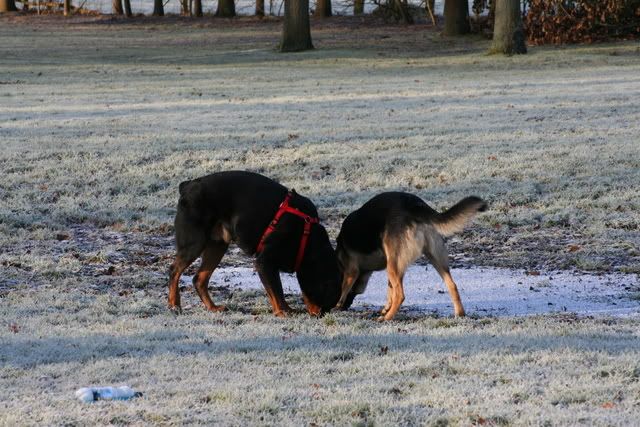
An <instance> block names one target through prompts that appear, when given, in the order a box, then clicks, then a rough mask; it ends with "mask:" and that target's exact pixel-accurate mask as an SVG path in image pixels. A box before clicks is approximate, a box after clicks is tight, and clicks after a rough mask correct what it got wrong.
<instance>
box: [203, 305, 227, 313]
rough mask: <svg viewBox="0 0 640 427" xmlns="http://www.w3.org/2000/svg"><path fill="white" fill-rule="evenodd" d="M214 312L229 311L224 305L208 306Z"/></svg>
mask: <svg viewBox="0 0 640 427" xmlns="http://www.w3.org/2000/svg"><path fill="white" fill-rule="evenodd" d="M207 310H209V311H210V312H212V313H220V312H222V311H227V307H226V306H224V305H214V306H213V307H209V308H207Z"/></svg>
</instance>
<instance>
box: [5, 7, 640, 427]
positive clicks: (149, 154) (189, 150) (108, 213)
mask: <svg viewBox="0 0 640 427" xmlns="http://www.w3.org/2000/svg"><path fill="white" fill-rule="evenodd" d="M194 22H195V21H194ZM313 25H314V27H313V36H314V42H315V44H316V47H318V49H317V50H315V51H312V52H308V53H303V54H295V55H282V54H278V53H276V52H275V51H274V50H273V47H274V46H275V45H276V43H277V41H278V37H279V31H280V24H279V22H278V21H276V20H270V19H267V20H265V21H262V22H256V21H253V20H251V19H247V18H241V19H238V20H235V21H227V20H210V19H208V20H205V21H198V22H196V23H190V22H189V21H187V20H182V19H179V18H167V19H165V20H154V19H145V20H135V21H133V22H130V23H125V22H122V21H113V20H111V19H109V18H74V19H72V20H69V21H68V22H67V23H63V22H62V20H61V19H57V18H52V17H42V18H40V19H34V18H29V19H25V18H21V17H9V18H7V17H0V40H2V41H3V43H2V45H1V46H0V146H1V148H2V150H1V151H0V169H1V171H2V179H1V180H0V247H1V248H2V251H1V252H0V269H1V272H2V274H1V275H0V390H1V391H0V424H2V425H11V426H13V425H27V424H40V425H96V424H113V425H121V424H137V425H142V424H174V425H182V424H195V423H202V424H220V425H246V424H269V425H397V424H402V425H437V426H444V425H575V424H589V425H632V424H636V423H637V422H638V419H640V332H639V331H640V328H639V322H640V321H639V317H638V310H637V309H636V310H635V311H634V309H633V307H634V305H633V304H634V302H635V303H636V304H637V303H638V302H639V301H640V286H639V285H638V273H639V272H640V234H639V232H638V228H639V224H640V175H639V173H638V167H639V166H640V146H639V135H640V103H639V102H638V100H639V99H640V45H639V44H638V43H637V42H624V43H619V44H612V45H594V46H576V47H565V48H549V47H544V48H542V47H533V48H531V52H530V54H529V55H527V56H525V57H517V58H515V57H514V58H506V57H488V56H485V51H486V49H487V42H486V41H485V40H481V39H477V38H474V37H471V38H462V39H452V40H447V39H443V38H441V37H440V36H439V35H438V33H437V32H436V31H434V30H433V29H431V28H429V27H425V26H415V27H398V26H392V25H389V26H380V27H377V26H371V25H368V24H367V23H366V22H365V21H360V20H358V19H353V18H339V19H335V20H330V21H328V22H326V23H318V22H315V23H314V24H313ZM223 169H249V170H253V171H258V172H262V173H264V174H266V175H269V176H271V177H274V178H276V179H278V180H280V181H281V182H282V183H284V184H285V185H288V186H290V187H294V188H295V189H296V190H297V191H299V192H301V193H303V194H305V195H307V196H309V197H310V198H312V199H313V200H314V201H315V202H316V204H317V205H318V206H319V208H320V212H321V216H322V218H323V220H324V222H325V224H327V227H328V229H329V231H330V234H331V236H332V238H335V236H336V235H337V231H338V229H339V226H340V223H341V220H342V218H343V217H344V215H346V214H347V213H348V212H349V211H350V210H352V209H353V208H355V207H357V206H359V205H360V204H361V203H362V202H364V201H365V200H367V199H368V198H369V197H371V196H372V195H374V194H375V193H377V192H379V191H382V190H386V189H403V190H409V191H412V192H414V193H416V194H419V195H420V196H422V197H423V198H425V199H426V200H428V201H429V202H430V203H431V204H432V205H433V206H434V207H436V208H438V209H444V208H446V207H448V206H450V205H451V204H453V203H455V202H456V201H457V200H459V199H460V198H461V197H463V196H466V195H470V194H477V195H479V196H482V197H484V198H486V199H487V200H488V201H489V203H490V209H489V211H488V212H487V213H485V214H482V215H481V216H480V217H479V218H478V219H477V220H476V221H475V223H474V224H473V225H472V226H471V227H470V228H469V229H468V230H467V231H466V232H465V233H463V234H461V235H459V236H456V237H455V238H452V239H450V240H449V242H448V244H449V248H450V253H451V257H452V260H453V264H454V267H455V268H456V270H454V277H455V275H456V271H459V272H460V273H459V274H460V275H461V276H460V277H462V278H464V277H468V275H465V274H463V272H464V269H467V268H479V267H482V268H485V269H486V268H508V269H514V271H516V270H517V271H519V272H520V273H519V274H520V275H521V276H523V277H529V278H539V280H538V281H535V282H531V284H529V282H526V283H527V285H528V286H530V287H531V288H532V290H531V292H529V289H528V288H527V289H525V291H526V292H527V295H526V296H527V298H528V301H529V302H526V304H531V306H532V307H534V306H535V307H538V308H536V309H535V310H533V309H532V313H537V314H532V315H529V316H526V315H522V314H526V313H521V312H520V311H521V310H520V311H517V310H511V311H509V310H507V311H501V310H500V305H501V303H500V302H499V300H497V301H498V302H497V303H496V302H495V301H494V306H495V308H496V310H495V311H493V312H486V311H482V310H481V309H480V308H479V307H481V305H482V301H479V300H480V299H481V297H482V293H475V291H474V292H470V293H469V294H468V295H466V294H465V293H464V292H463V293H462V298H463V302H464V303H465V306H466V307H467V312H468V314H469V317H468V318H466V319H453V318H450V317H449V316H450V311H448V310H447V305H446V299H445V302H443V303H442V304H444V306H443V308H442V307H441V308H440V309H437V310H425V311H419V310H418V312H416V311H414V310H411V309H409V307H408V309H406V310H404V311H401V315H400V316H399V317H398V320H397V321H393V322H389V323H385V324H381V323H377V322H375V321H374V320H373V319H374V318H375V316H374V315H373V314H372V313H373V312H374V311H375V310H378V309H379V308H380V305H381V304H382V301H380V302H379V303H378V305H376V301H375V300H374V301H369V303H370V305H369V306H367V307H365V308H362V306H360V308H359V309H358V310H355V311H350V312H347V313H338V314H335V313H332V314H329V315H327V316H325V317H324V318H321V319H314V318H309V317H308V316H306V315H303V314H300V315H294V316H292V317H290V318H288V319H284V320H283V319H277V318H274V317H273V316H272V315H271V314H270V310H269V306H268V303H267V298H266V297H265V296H264V291H262V290H260V289H259V288H242V287H235V286H230V285H229V283H227V282H226V281H227V280H231V279H229V278H227V276H229V274H231V273H230V272H233V271H234V270H233V269H238V268H240V269H242V268H246V267H250V260H248V259H247V258H245V257H243V256H241V255H240V254H238V253H237V252H234V253H231V254H230V255H229V256H228V257H227V258H225V260H224V261H223V267H224V269H222V270H221V271H220V272H218V273H216V274H214V277H213V283H212V288H213V297H214V299H215V300H216V301H217V302H222V303H224V304H226V305H227V306H228V307H229V311H228V312H226V313H223V314H211V313H207V312H204V310H202V308H201V305H200V303H199V302H198V301H197V299H196V296H195V295H194V293H193V292H192V290H191V288H189V287H185V290H184V291H183V293H182V294H183V298H184V305H185V307H186V309H185V312H184V314H183V315H182V316H174V315H172V314H171V313H169V312H168V311H167V310H166V308H165V305H166V301H165V298H166V288H165V287H166V278H165V275H166V270H167V268H168V265H169V263H170V260H171V257H172V255H173V248H172V237H171V236H172V225H171V221H172V216H173V214H174V212H175V203H176V194H177V185H178V183H179V182H180V181H182V180H184V179H188V178H193V177H197V176H200V175H204V174H207V173H210V172H213V171H217V170H223ZM416 268H424V267H416ZM559 270H561V271H562V272H561V273H554V272H557V271H559ZM585 272H586V273H589V274H590V277H595V278H598V277H601V276H599V275H602V274H606V273H615V274H616V276H602V277H605V278H606V277H609V279H606V280H605V279H603V281H602V283H601V285H599V286H602V287H604V288H602V287H601V288H598V289H608V288H607V285H606V284H607V283H611V289H615V290H616V292H618V294H616V295H618V296H617V297H616V298H617V299H615V300H614V299H611V300H610V301H611V304H610V306H611V307H613V304H614V303H615V304H619V307H623V308H624V307H626V308H628V309H629V310H628V311H625V312H624V315H623V316H610V315H601V314H598V315H596V316H589V315H588V311H587V313H585V312H582V313H580V314H579V315H576V314H575V313H572V311H573V310H572V309H571V308H568V309H567V310H566V311H564V310H562V309H561V308H559V307H558V306H551V305H550V306H549V309H548V310H546V311H545V310H544V304H546V303H547V301H549V302H551V303H554V302H555V300H553V298H561V297H562V295H563V294H564V293H565V292H563V291H564V290H565V289H566V293H567V294H571V295H574V293H575V291H576V289H575V288H574V286H577V285H576V283H578V282H577V281H574V280H570V279H568V277H570V276H575V277H579V275H580V274H584V273H585ZM431 273H432V272H431ZM188 274H193V269H191V270H190V271H189V272H188ZM538 275H540V276H538ZM552 276H553V277H555V278H560V279H554V280H553V281H552V282H549V280H550V279H548V278H547V277H549V278H550V277H552ZM418 277H419V276H418ZM426 277H427V276H425V278H426ZM428 277H429V278H430V279H429V282H425V283H420V286H421V287H422V288H426V289H427V291H425V292H431V293H432V294H435V293H436V292H437V291H438V290H441V291H442V290H444V287H443V286H442V284H441V283H440V282H439V281H438V280H435V279H432V276H431V275H430V276H428ZM483 277H486V276H483ZM563 277H564V278H565V279H562V278H563ZM611 277H616V278H617V279H616V282H615V283H613V282H611V280H612V279H610V278H611ZM425 280H427V279H425ZM460 280H463V279H460ZM544 280H546V282H544ZM576 280H577V279H576ZM468 281H469V282H471V281H472V280H471V278H469V279H468ZM411 283H416V279H415V278H412V279H411V280H410V281H409V282H408V285H407V287H408V288H409V289H410V287H411ZM501 283H502V282H501ZM504 283H506V285H504V286H506V287H508V286H510V285H511V286H512V287H513V288H514V289H515V288H516V287H517V286H521V285H519V284H518V282H517V281H516V280H515V279H514V280H513V281H511V282H509V281H507V282H504ZM523 283H525V282H523ZM540 283H545V285H544V286H547V287H548V286H550V283H552V284H553V292H546V293H545V291H544V290H542V291H541V292H535V291H536V287H537V286H539V284H540ZM493 285H494V283H493V282H492V283H487V287H491V286H493ZM460 286H461V288H465V284H464V283H462V282H461V283H460ZM469 286H472V285H471V284H470V285H469ZM473 286H475V285H473ZM540 286H543V285H540ZM478 287H481V283H480V285H479V286H478ZM493 288H495V286H493ZM294 289H295V288H294ZM469 289H471V288H469ZM473 289H476V288H473ZM514 289H508V292H512V294H514V295H515V291H514ZM374 291H375V290H372V292H374ZM505 292H507V291H505ZM602 292H603V293H606V291H604V290H603V291H602ZM372 295H374V294H372ZM510 295H511V294H510ZM445 296H446V295H445ZM592 296H593V297H594V298H597V297H598V295H592ZM288 298H289V300H290V301H291V302H292V304H293V305H294V306H295V307H297V308H302V307H301V303H300V301H299V297H298V295H297V294H295V293H294V294H291V295H289V296H288ZM474 298H476V299H477V300H476V301H474ZM541 300H542V301H544V302H543V304H542V308H539V307H541V305H540V304H539V302H540V301H541ZM434 301H435V299H434ZM599 301H600V303H601V302H602V300H599ZM616 301H617V302H616ZM511 302H512V303H515V304H516V305H517V304H518V300H517V299H512V300H511ZM432 303H433V301H431V300H427V301H407V303H406V304H407V305H408V306H410V305H411V304H425V305H426V306H427V307H428V306H429V304H432ZM523 304H525V302H523ZM474 307H478V308H474ZM516 308H518V307H517V306H516ZM576 311H577V309H576ZM610 313H613V314H615V310H614V309H612V310H611V312H610ZM634 313H635V314H634ZM514 314H519V315H518V316H514ZM618 314H620V313H618ZM121 384H127V385H131V386H132V387H133V388H134V389H135V390H137V391H141V392H142V393H143V396H142V397H141V398H138V399H134V400H132V401H127V402H97V403H95V404H90V405H84V404H81V403H79V402H77V401H75V400H74V398H73V392H74V390H75V389H76V388H79V387H84V386H87V385H121Z"/></svg>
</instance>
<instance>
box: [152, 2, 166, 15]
mask: <svg viewBox="0 0 640 427" xmlns="http://www.w3.org/2000/svg"><path fill="white" fill-rule="evenodd" d="M153 16H164V1H163V0H153Z"/></svg>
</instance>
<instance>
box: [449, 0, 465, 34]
mask: <svg viewBox="0 0 640 427" xmlns="http://www.w3.org/2000/svg"><path fill="white" fill-rule="evenodd" d="M469 31H471V28H470V26H469V1H468V0H445V2H444V31H443V34H444V35H445V36H459V35H462V34H467V33H469Z"/></svg>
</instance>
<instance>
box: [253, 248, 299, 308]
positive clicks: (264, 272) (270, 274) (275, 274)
mask: <svg viewBox="0 0 640 427" xmlns="http://www.w3.org/2000/svg"><path fill="white" fill-rule="evenodd" d="M256 271H257V272H258V276H260V281H261V282H262V285H263V286H264V289H265V290H266V291H267V295H268V296H269V302H271V307H272V308H273V314H275V315H276V316H278V317H285V316H286V315H287V313H290V312H291V311H292V310H291V307H289V305H288V304H287V302H286V301H285V299H284V292H283V290H282V282H281V281H280V271H278V269H277V268H275V267H274V265H273V264H272V263H270V262H268V261H267V260H265V259H264V258H263V257H262V255H261V256H260V257H258V259H257V260H256Z"/></svg>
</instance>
